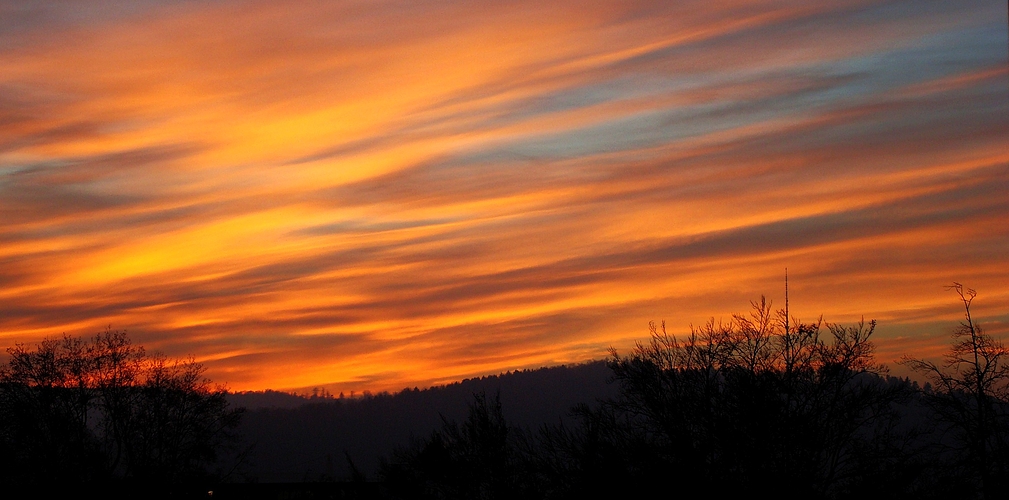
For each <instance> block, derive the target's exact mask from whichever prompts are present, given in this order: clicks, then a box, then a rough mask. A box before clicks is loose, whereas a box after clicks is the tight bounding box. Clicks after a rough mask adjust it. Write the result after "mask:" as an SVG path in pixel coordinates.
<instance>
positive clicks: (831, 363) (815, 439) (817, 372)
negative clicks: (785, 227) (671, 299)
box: [379, 284, 1009, 499]
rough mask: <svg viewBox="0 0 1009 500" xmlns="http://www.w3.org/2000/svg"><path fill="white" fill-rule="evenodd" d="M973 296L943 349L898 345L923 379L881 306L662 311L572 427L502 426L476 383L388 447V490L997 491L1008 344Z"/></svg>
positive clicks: (495, 405) (420, 494) (409, 493)
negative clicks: (886, 359) (680, 323)
mask: <svg viewBox="0 0 1009 500" xmlns="http://www.w3.org/2000/svg"><path fill="white" fill-rule="evenodd" d="M951 288H953V289H954V290H955V291H956V292H957V293H958V294H959V296H960V298H961V300H962V301H963V305H964V307H965V320H964V322H963V323H962V324H961V326H960V327H959V328H958V329H957V330H956V331H955V332H954V344H953V346H952V347H951V349H950V352H949V353H948V356H947V358H946V361H945V363H944V364H941V365H937V364H934V363H932V362H929V361H924V360H918V359H914V358H905V359H904V360H903V361H902V363H905V364H907V365H908V366H909V367H910V368H911V369H913V370H915V371H917V372H920V373H922V374H923V375H926V376H928V377H929V379H930V383H927V384H925V385H924V386H919V385H918V384H917V383H914V382H912V381H910V380H909V379H906V378H904V379H901V378H895V377H891V376H889V374H888V371H887V369H886V368H885V367H884V366H882V365H880V364H878V363H876V362H875V360H874V356H873V344H872V342H871V341H870V338H871V336H872V334H873V331H874V329H875V326H876V324H875V322H872V321H870V322H868V323H866V322H861V323H859V324H857V325H854V326H841V325H836V324H831V323H825V322H823V321H822V319H821V320H818V321H817V322H815V323H802V322H799V321H797V320H796V319H795V318H793V317H791V316H789V314H788V312H787V311H786V310H777V311H775V310H773V309H772V307H771V304H770V303H769V302H767V301H766V300H764V299H763V298H762V299H761V300H760V301H756V302H753V303H752V304H751V305H752V309H751V311H750V313H749V314H746V315H743V314H737V315H734V316H733V317H732V319H731V320H730V321H729V322H727V323H715V322H714V321H711V322H709V323H707V324H706V325H704V326H703V327H700V328H692V329H691V333H690V334H689V335H688V336H687V337H686V338H685V339H683V340H678V339H677V338H675V337H673V336H671V335H669V334H668V333H667V332H666V330H665V325H664V324H662V325H655V324H652V325H650V326H651V339H650V341H649V342H648V343H639V344H638V345H636V347H635V348H634V349H633V351H632V352H631V353H630V354H629V355H626V356H621V355H620V354H618V353H617V352H616V351H615V350H612V351H611V355H610V358H609V361H608V364H609V367H610V368H611V370H612V371H613V380H614V381H615V382H616V383H618V384H619V387H620V391H619V395H618V396H617V397H615V398H610V399H607V400H603V401H600V402H598V403H597V404H595V405H591V406H590V405H582V406H580V407H578V408H576V409H575V412H576V413H577V414H578V416H579V417H580V418H579V420H578V424H576V425H568V426H562V425H555V426H544V427H542V428H540V429H538V430H535V431H530V430H527V429H521V428H515V427H512V426H509V425H508V424H507V422H506V421H505V419H504V416H503V412H502V408H501V405H500V400H499V399H498V398H489V397H488V396H487V395H486V394H476V395H475V398H474V401H473V402H472V403H471V406H470V412H469V416H468V417H467V419H466V420H465V421H463V422H462V423H456V422H451V421H447V420H446V421H445V422H444V425H443V426H442V428H441V429H440V430H436V431H434V432H433V433H432V434H431V435H430V436H428V437H426V438H421V439H415V440H414V441H413V442H412V443H410V444H409V445H408V446H404V447H400V448H398V449H397V450H395V451H394V452H393V453H392V454H391V455H389V456H388V457H387V458H386V459H384V460H383V462H382V464H381V467H380V473H379V475H380V478H381V479H382V480H383V481H384V482H385V483H386V484H387V485H388V486H389V491H390V492H391V494H392V496H394V497H398V498H436V499H453V498H469V499H494V498H584V497H629V496H637V495H642V496H643V495H655V494H657V492H659V493H661V495H662V496H677V495H679V496H682V495H687V496H689V495H705V496H711V497H714V498H726V497H734V496H755V497H760V496H764V495H768V496H772V497H776V498H877V497H884V496H885V497H889V498H915V499H923V498H949V497H956V498H985V499H994V498H1005V495H1006V491H1007V490H1006V487H1007V486H1009V484H1007V483H1006V472H1007V465H1009V439H1007V438H1009V368H1007V367H1006V364H1005V355H1006V353H1007V351H1006V348H1005V347H1004V346H1003V345H1002V344H1001V343H1000V342H998V341H997V340H996V339H995V338H993V337H991V336H990V335H987V334H985V333H984V332H983V331H982V330H981V329H980V328H979V327H978V325H976V324H975V323H974V322H973V319H972V318H971V316H970V303H971V300H972V299H973V298H974V296H975V295H976V293H975V292H974V291H973V290H969V289H965V288H964V287H962V286H961V285H959V284H954V285H953V286H952V287H951Z"/></svg>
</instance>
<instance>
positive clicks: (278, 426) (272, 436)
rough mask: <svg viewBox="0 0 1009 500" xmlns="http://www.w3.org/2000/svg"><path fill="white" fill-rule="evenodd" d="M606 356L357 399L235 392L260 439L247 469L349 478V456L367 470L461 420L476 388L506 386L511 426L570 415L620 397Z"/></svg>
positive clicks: (259, 474) (283, 476)
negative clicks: (447, 423) (445, 423)
mask: <svg viewBox="0 0 1009 500" xmlns="http://www.w3.org/2000/svg"><path fill="white" fill-rule="evenodd" d="M611 375H612V373H611V372H610V370H609V368H608V367H607V365H606V362H605V361H591V362H587V363H583V364H577V365H563V366H554V367H544V368H538V369H533V370H520V371H513V372H507V373H502V374H499V375H488V376H484V377H479V378H471V379H465V380H462V381H459V382H454V383H451V384H448V385H444V386H436V387H431V388H427V389H423V390H418V389H404V390H402V391H400V392H398V393H395V394H390V393H379V394H370V395H365V396H362V397H355V398H343V399H341V398H334V397H328V396H326V397H323V396H315V397H312V396H307V397H306V396H300V395H294V394H289V393H284V392H280V391H269V390H268V391H262V392H240V393H232V394H230V395H229V401H230V402H231V403H232V404H233V405H235V406H241V407H245V408H247V409H248V411H247V412H246V414H245V416H244V418H243V421H242V425H241V428H240V431H241V432H242V433H243V435H244V436H245V438H246V440H247V441H248V442H249V444H252V445H254V447H253V449H252V453H251V454H250V456H249V465H248V467H246V470H245V475H247V476H249V477H250V478H255V479H256V480H258V481H262V482H273V481H284V482H288V481H305V480H309V481H318V480H340V479H347V478H349V477H350V467H349V463H348V460H347V458H346V457H347V456H348V455H349V457H350V458H351V459H352V460H353V462H354V465H355V466H356V467H357V468H358V469H359V470H360V471H361V472H363V473H364V474H365V475H366V476H367V477H373V476H374V473H375V471H376V470H377V466H378V459H379V457H381V456H386V455H388V454H389V452H390V451H392V449H393V448H394V447H395V446H400V445H403V444H406V443H409V441H410V439H411V437H425V436H427V435H428V434H430V433H431V432H432V431H433V430H435V429H437V428H439V427H440V426H441V425H442V418H443V417H444V418H445V419H448V420H457V421H458V420H462V419H464V418H465V416H466V412H467V409H468V405H469V403H470V402H472V401H473V394H475V393H478V392H484V393H486V394H487V395H488V396H490V397H493V396H494V395H495V394H498V393H500V397H501V404H502V408H503V412H504V415H505V418H506V419H507V420H508V422H509V423H510V424H511V425H515V426H520V427H526V428H530V429H535V428H538V427H540V426H542V425H543V424H556V423H559V422H561V421H562V420H565V419H567V418H570V410H571V408H572V407H574V406H575V405H578V404H581V403H589V404H591V403H593V402H595V401H596V400H598V399H603V398H608V397H611V396H614V395H615V394H616V392H617V388H616V387H615V385H613V384H609V383H608V381H609V379H610V376H611Z"/></svg>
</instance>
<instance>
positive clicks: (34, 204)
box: [0, 0, 1009, 392]
mask: <svg viewBox="0 0 1009 500" xmlns="http://www.w3.org/2000/svg"><path fill="white" fill-rule="evenodd" d="M716 5H717V6H716ZM1007 47H1009V33H1007V9H1006V3H1005V2H1004V1H1002V0H998V1H987V0H984V1H979V0H970V1H914V2H912V1H897V2H889V1H833V2H809V1H759V0H755V1H745V0H740V1H732V2H721V3H719V2H710V1H677V2H665V1H652V2H644V1H642V2H633V1H621V2H612V1H611V2H601V1H587V0H578V1H568V0H558V1H542V0H537V1H513V2H486V1H473V0H471V1H459V0H439V1H403V2H390V1H370V0H367V1H366V0H361V1H303V2H276V1H241V2H231V1H201V2H197V1H178V2H163V1H146V2H144V1H137V0H124V1H119V2H113V1H109V0H101V1H91V2H87V1H75V2H43V1H0V337H2V341H3V344H4V345H13V344H14V343H15V342H25V343H34V342H38V341H39V340H41V339H43V338H44V337H53V336H59V335H61V334H63V333H64V332H65V333H67V334H71V335H92V334H94V333H97V332H98V331H101V330H104V329H105V328H106V327H107V326H111V328H112V329H120V330H122V329H125V330H127V332H128V333H129V334H130V336H131V338H132V339H133V340H134V342H136V343H139V344H142V345H144V346H145V347H146V348H147V349H148V350H156V351H161V352H163V353H165V354H167V355H169V356H177V357H184V356H189V355H191V356H193V357H194V358H195V359H196V360H197V361H200V362H202V363H204V365H205V366H206V368H207V375H208V376H209V377H210V378H211V379H213V380H214V381H215V382H220V383H226V384H227V386H228V387H229V388H231V389H234V390H255V389H265V388H274V389H303V388H306V387H314V386H319V387H327V388H329V389H330V390H331V391H333V392H338V391H347V392H349V391H350V390H356V391H362V390H372V391H380V390H398V389H401V388H403V387H406V386H410V387H413V386H420V387H424V386H429V385H432V384H440V383H446V382H451V381H455V380H460V379H463V378H467V377H473V376H479V375H485V374H492V373H499V372H502V371H505V370H514V369H522V368H534V367H539V366H544V365H554V364H561V363H571V362H581V361H585V360H589V359H599V358H602V357H604V356H606V353H607V349H608V348H609V347H610V346H613V347H615V348H617V349H618V350H619V351H620V352H627V351H628V350H629V348H630V347H631V346H632V345H633V343H634V341H635V340H643V339H646V338H647V336H648V322H649V321H650V320H655V321H661V320H665V321H666V322H667V325H668V327H669V329H670V330H671V331H672V332H674V333H684V332H687V331H689V328H690V325H691V324H693V325H700V324H703V323H704V322H705V321H707V320H708V319H709V318H711V317H715V318H716V319H717V318H724V319H728V318H729V316H730V315H731V314H732V313H733V312H738V311H744V310H746V309H747V308H748V307H749V300H751V299H758V298H759V297H760V296H761V295H762V294H763V295H766V296H767V297H768V298H770V299H772V300H774V303H775V305H776V306H778V305H783V303H784V301H783V299H784V273H785V268H786V267H787V268H788V276H789V291H790V306H791V310H792V312H793V313H795V314H796V315H797V316H798V317H799V318H800V319H804V320H815V319H816V318H817V317H819V316H820V315H821V314H822V315H823V317H824V319H825V320H826V321H829V322H838V323H851V322H856V321H858V320H859V319H860V318H862V317H864V318H865V319H866V320H869V319H876V320H878V321H879V327H878V329H877V332H876V335H875V341H876V345H877V358H878V360H879V361H882V362H885V363H888V364H891V365H892V364H893V362H894V360H896V359H897V358H899V357H900V356H901V355H902V354H905V353H908V354H915V355H920V356H931V355H935V354H937V353H940V352H941V351H942V350H943V348H944V346H945V345H946V344H947V342H948V334H949V332H950V328H951V326H952V325H954V324H955V322H956V321H957V320H958V319H959V318H960V317H961V316H962V307H960V308H958V304H957V297H956V295H955V294H954V293H953V292H951V291H949V290H946V289H944V288H943V286H944V285H948V284H950V283H951V282H953V281H959V282H962V283H964V285H966V286H969V287H972V288H975V289H977V291H978V297H977V299H976V300H975V304H974V310H973V311H974V313H975V315H976V316H977V317H978V318H980V319H981V320H982V324H983V325H984V326H985V327H986V328H987V330H988V331H989V332H992V333H995V334H997V335H1000V336H1002V337H1003V338H1007V337H1006V336H1007V335H1009V73H1007V67H1009V61H1007Z"/></svg>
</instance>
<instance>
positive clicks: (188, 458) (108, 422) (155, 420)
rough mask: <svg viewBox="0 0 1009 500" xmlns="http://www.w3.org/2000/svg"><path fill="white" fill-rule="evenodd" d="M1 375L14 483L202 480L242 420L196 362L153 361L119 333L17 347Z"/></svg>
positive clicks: (8, 470) (0, 411) (0, 405)
mask: <svg viewBox="0 0 1009 500" xmlns="http://www.w3.org/2000/svg"><path fill="white" fill-rule="evenodd" d="M7 352H8V353H9V354H10V360H9V362H8V363H7V364H6V365H5V366H3V367H0V416H2V420H0V422H2V424H3V425H2V434H0V439H2V444H3V445H4V447H5V448H6V450H5V451H6V453H5V454H4V456H5V458H6V459H7V463H6V464H5V465H6V467H5V468H4V471H3V473H4V474H5V475H7V479H8V480H11V481H14V482H28V483H43V482H45V483H49V484H52V483H53V482H56V483H79V482H95V481H110V480H116V481H122V480H127V481H143V482H144V483H145V484H149V485H154V484H178V483H181V482H185V481H191V480H195V479H201V478H205V477H206V475H207V474H208V473H209V470H208V467H209V466H210V465H212V464H213V463H214V460H215V458H216V455H215V454H216V451H217V450H218V448H219V447H220V446H222V445H224V444H226V443H228V442H230V441H231V440H232V439H233V438H234V437H235V436H234V428H235V427H236V426H237V424H238V420H239V418H240V415H241V410H236V409H230V408H229V407H228V404H227V401H226V400H225V390H224V389H223V388H221V387H215V386H212V385H211V383H210V381H209V380H208V379H206V378H205V377H203V367H202V366H201V365H199V364H198V363H195V362H193V361H187V362H180V361H168V360H167V359H165V358H164V357H163V356H149V355H147V354H146V353H145V352H144V349H143V348H142V347H139V346H135V345H133V344H132V343H131V342H130V340H129V338H128V337H127V336H126V333H125V332H121V331H113V330H111V329H109V330H106V331H105V332H103V333H101V334H99V335H96V336H95V337H93V338H92V339H89V340H84V339H81V338H78V337H70V336H64V337H63V338H62V339H61V340H52V339H47V340H44V341H42V342H41V343H39V344H38V345H36V346H35V348H34V349H32V348H29V347H27V346H25V345H22V344H18V345H16V346H14V347H11V348H9V349H8V350H7Z"/></svg>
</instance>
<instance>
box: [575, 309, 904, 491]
mask: <svg viewBox="0 0 1009 500" xmlns="http://www.w3.org/2000/svg"><path fill="white" fill-rule="evenodd" d="M752 307H753V308H752V311H751V313H750V314H749V315H746V316H744V315H734V316H733V318H732V321H730V322H729V323H715V322H714V321H713V320H712V321H710V322H708V323H707V324H706V325H705V326H704V327H702V328H692V329H691V332H690V334H689V335H688V336H687V338H686V339H684V340H683V341H681V340H679V339H677V338H675V337H674V336H671V335H669V334H668V333H666V330H665V325H664V324H663V325H662V326H661V327H657V326H656V325H655V324H651V325H650V329H651V340H650V342H649V343H648V344H638V345H637V346H636V347H635V349H634V351H633V352H632V353H631V355H629V356H626V357H621V356H619V355H618V354H617V352H616V351H615V350H613V351H612V352H611V359H610V367H611V368H612V370H613V372H614V376H615V379H616V380H617V381H618V382H619V383H620V387H621V393H620V397H618V398H616V399H615V400H613V401H609V402H607V403H606V404H605V405H604V406H603V408H601V409H600V412H601V413H604V414H606V413H608V415H597V416H595V417H593V418H594V419H595V420H596V421H598V422H611V423H612V424H615V425H618V426H619V427H620V428H621V429H622V433H623V434H624V436H623V437H622V438H621V440H622V441H623V442H625V443H632V444H634V445H635V446H638V447H640V448H642V449H644V450H647V452H644V453H642V452H638V453H637V455H638V456H644V457H648V458H647V462H643V461H638V462H637V463H631V464H630V467H631V469H632V470H634V471H637V472H636V474H639V475H640V476H641V479H642V480H648V481H654V482H656V483H661V482H668V481H673V482H676V483H677V484H689V485H697V486H698V487H699V488H701V489H702V490H703V491H704V492H706V493H715V494H738V493H744V492H747V493H754V492H758V491H762V492H765V493H768V494H774V495H775V496H778V497H782V496H784V497H810V496H812V497H831V496H842V495H845V494H846V492H849V491H852V490H855V489H858V488H859V484H860V483H861V482H862V481H864V474H863V472H862V471H864V470H866V469H867V468H869V469H872V468H878V467H882V466H884V465H885V464H886V463H887V462H888V461H889V462H893V460H892V457H893V454H894V453H897V451H898V450H897V448H899V442H900V441H899V439H897V438H898V437H899V436H898V434H899V432H900V429H899V427H898V425H897V421H898V419H899V415H898V413H897V411H896V408H895V404H896V403H897V402H899V401H900V400H901V399H902V398H905V397H907V395H908V387H907V386H905V385H902V384H890V383H886V380H885V379H884V378H883V377H882V376H883V375H885V368H884V367H882V366H879V365H877V364H876V363H875V362H874V360H873V357H872V350H873V346H872V343H871V342H870V341H869V338H870V336H871V335H872V333H873V330H874V328H875V322H869V323H864V322H863V323H859V324H858V325H855V326H849V327H843V326H840V325H834V324H829V323H828V324H824V323H823V321H822V319H821V320H819V321H817V322H816V323H812V324H806V323H801V322H799V321H797V320H795V319H794V318H791V317H789V316H788V314H787V312H786V311H784V310H779V311H776V312H775V311H773V310H772V309H771V304H770V303H769V302H767V301H766V300H765V299H763V298H762V299H761V300H760V301H759V302H753V303H752ZM824 326H826V333H827V335H824ZM867 462H872V464H873V465H872V466H868V465H867V464H866V463H867Z"/></svg>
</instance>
